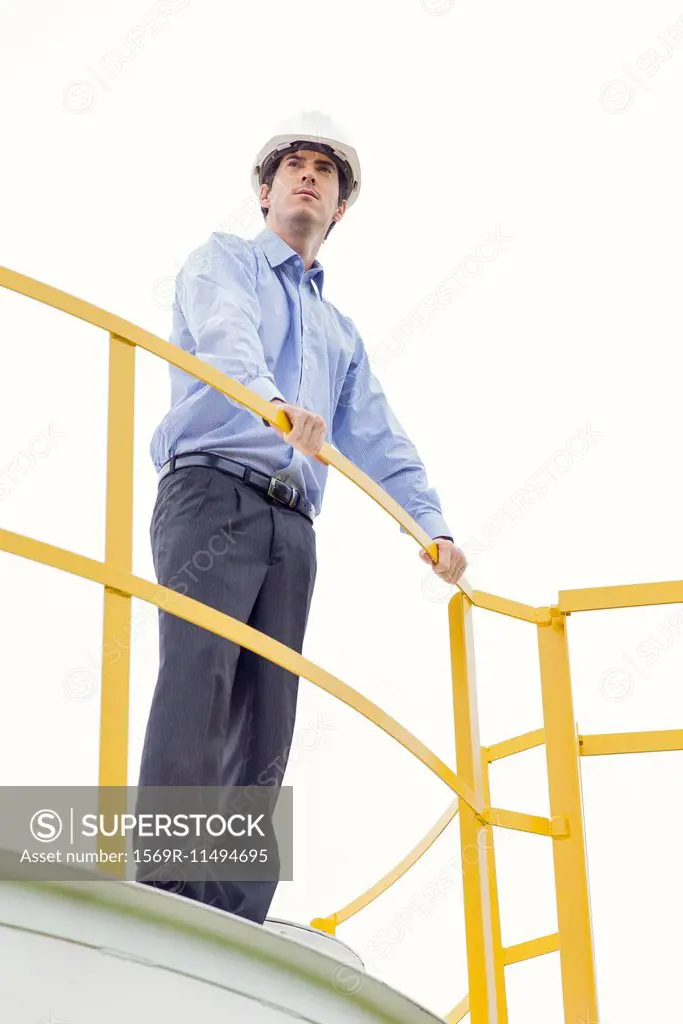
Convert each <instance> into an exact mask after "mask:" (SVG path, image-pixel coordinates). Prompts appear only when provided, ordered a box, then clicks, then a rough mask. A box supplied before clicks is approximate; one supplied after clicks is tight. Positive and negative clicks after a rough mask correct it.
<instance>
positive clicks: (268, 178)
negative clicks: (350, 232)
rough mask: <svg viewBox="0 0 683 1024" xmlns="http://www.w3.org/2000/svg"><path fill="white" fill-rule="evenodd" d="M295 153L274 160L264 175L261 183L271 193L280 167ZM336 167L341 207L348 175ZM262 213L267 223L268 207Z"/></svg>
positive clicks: (336, 165)
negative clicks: (286, 158)
mask: <svg viewBox="0 0 683 1024" xmlns="http://www.w3.org/2000/svg"><path fill="white" fill-rule="evenodd" d="M301 148H304V144H303V143H302V146H301ZM312 148H313V147H312ZM316 148H317V147H316ZM293 152H296V150H289V152H286V153H283V154H282V156H279V157H278V158H277V159H276V160H273V161H272V163H271V164H270V166H269V168H268V170H267V171H266V173H265V174H264V175H263V179H262V181H261V184H262V185H267V186H268V190H269V191H270V189H271V188H272V187H273V180H274V178H275V175H276V174H277V169H278V167H279V166H280V164H281V163H282V161H283V160H284V159H285V157H287V156H291V155H292V153H293ZM334 165H335V167H336V168H337V175H338V180H339V197H338V199H337V206H341V204H342V201H343V200H344V199H345V198H346V190H347V185H346V175H345V174H344V171H343V170H342V169H341V167H340V166H339V164H338V162H337V161H336V160H335V161H334ZM261 213H262V214H263V219H264V220H266V221H267V220H268V207H267V206H262V207H261ZM336 223H337V222H336V220H333V221H332V223H331V224H330V226H329V228H328V229H327V234H326V235H325V238H323V242H324V241H325V239H326V238H327V236H328V235H329V233H330V231H331V230H332V228H333V227H334V225H335V224H336Z"/></svg>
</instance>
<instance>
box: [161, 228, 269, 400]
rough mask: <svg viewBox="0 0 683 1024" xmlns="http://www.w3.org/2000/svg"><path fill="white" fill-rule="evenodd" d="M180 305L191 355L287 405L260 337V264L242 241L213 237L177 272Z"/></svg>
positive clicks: (253, 389) (223, 235) (233, 238)
mask: <svg viewBox="0 0 683 1024" xmlns="http://www.w3.org/2000/svg"><path fill="white" fill-rule="evenodd" d="M176 301H177V304H178V306H179V308H180V310H181V312H182V314H183V316H184V318H185V322H186V324H187V327H188V330H189V331H190V333H191V335H192V337H193V339H194V341H195V344H196V349H195V351H194V352H193V353H192V354H193V355H195V356H197V358H198V359H201V360H202V361H203V362H205V363H208V364H209V365H210V366H213V367H215V368H216V369H217V370H220V371H221V373H225V374H227V376H228V377H233V378H234V379H235V380H237V381H239V382H240V384H244V385H245V386H246V387H248V388H250V389H251V390H252V391H255V392H256V394H257V395H260V396H261V398H265V399H266V401H270V400H271V399H273V398H280V399H281V400H282V401H283V402H285V401H286V399H285V397H284V396H283V394H282V392H281V391H280V389H279V388H278V386H277V384H276V383H275V378H274V377H273V374H272V373H271V371H270V370H269V368H268V365H267V362H266V357H265V353H264V351H263V344H262V342H261V339H260V337H259V333H258V329H259V326H260V323H261V309H260V305H259V300H258V295H257V292H256V266H255V263H254V258H253V255H252V254H251V253H250V252H249V250H248V248H247V246H245V244H244V240H243V239H241V238H238V237H237V236H236V235H226V234H219V233H214V234H212V235H211V238H210V239H209V241H208V242H206V243H205V244H204V245H202V246H200V247H199V248H198V249H196V250H195V251H194V252H193V253H192V254H191V255H190V256H189V257H188V259H187V260H186V261H185V264H184V266H183V268H182V270H181V271H180V272H179V274H178V276H177V279H176ZM226 397H227V396H226ZM228 401H232V400H231V399H228Z"/></svg>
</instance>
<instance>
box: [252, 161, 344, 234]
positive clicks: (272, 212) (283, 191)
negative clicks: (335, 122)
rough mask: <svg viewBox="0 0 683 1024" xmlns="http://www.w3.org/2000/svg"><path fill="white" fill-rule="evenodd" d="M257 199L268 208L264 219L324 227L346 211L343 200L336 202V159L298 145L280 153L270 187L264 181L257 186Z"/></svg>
mask: <svg viewBox="0 0 683 1024" xmlns="http://www.w3.org/2000/svg"><path fill="white" fill-rule="evenodd" d="M261 199H262V200H263V202H262V205H263V206H267V207H268V210H269V212H268V221H267V223H273V222H277V223H278V224H283V225H286V224H292V225H296V226H298V227H304V226H311V227H313V228H316V227H319V228H320V230H323V229H325V230H326V229H327V228H328V227H329V225H330V224H331V222H332V220H341V218H342V217H343V215H344V213H345V211H346V200H343V201H342V203H341V205H339V202H338V200H339V172H338V170H337V165H336V163H335V162H334V160H332V159H331V158H330V157H329V156H326V154H324V153H320V152H318V151H317V150H313V149H300V150H298V151H296V152H291V153H288V154H287V155H286V156H285V157H283V158H282V160H281V161H280V165H279V167H278V169H277V172H276V174H275V178H274V179H273V184H272V187H271V189H270V191H269V190H268V186H267V185H262V186H261ZM271 218H272V219H271Z"/></svg>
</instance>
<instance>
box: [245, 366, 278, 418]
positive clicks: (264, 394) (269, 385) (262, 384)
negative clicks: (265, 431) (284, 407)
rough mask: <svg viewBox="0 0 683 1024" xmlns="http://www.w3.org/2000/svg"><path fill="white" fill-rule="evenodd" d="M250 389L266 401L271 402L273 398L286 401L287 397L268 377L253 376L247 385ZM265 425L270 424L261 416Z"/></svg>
mask: <svg viewBox="0 0 683 1024" xmlns="http://www.w3.org/2000/svg"><path fill="white" fill-rule="evenodd" d="M248 387H249V389H250V390H251V391H255V392H256V394H257V395H259V396H260V397H261V398H264V399H265V400H266V402H272V400H273V399H274V398H279V399H280V401H282V402H286V401H287V399H286V398H285V396H284V395H283V394H282V392H281V391H280V390H279V389H278V386H277V384H275V382H274V381H273V380H272V379H271V378H270V377H264V376H259V377H254V379H253V380H252V381H251V382H250V384H249V385H248ZM261 419H262V420H263V422H264V423H265V425H266V426H267V427H269V426H271V424H270V422H269V421H268V420H266V419H263V416H262V417H261Z"/></svg>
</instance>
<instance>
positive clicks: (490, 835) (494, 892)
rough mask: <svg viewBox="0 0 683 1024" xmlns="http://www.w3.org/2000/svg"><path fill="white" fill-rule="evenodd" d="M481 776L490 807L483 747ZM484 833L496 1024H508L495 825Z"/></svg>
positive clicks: (487, 804)
mask: <svg viewBox="0 0 683 1024" xmlns="http://www.w3.org/2000/svg"><path fill="white" fill-rule="evenodd" d="M481 774H482V785H483V796H484V803H485V804H486V806H487V807H488V806H489V805H490V803H491V785H490V780H489V759H488V748H487V747H482V752H481ZM483 832H484V840H483V841H484V843H485V844H486V855H487V857H488V884H489V900H490V903H491V929H492V932H491V934H492V939H493V964H494V968H495V972H496V1006H497V1009H498V1016H497V1017H496V1024H508V1004H507V993H506V991H505V954H504V951H503V939H502V935H501V928H500V904H499V901H498V876H497V874H496V851H495V847H494V837H495V832H494V829H493V825H485V826H484V829H483Z"/></svg>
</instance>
